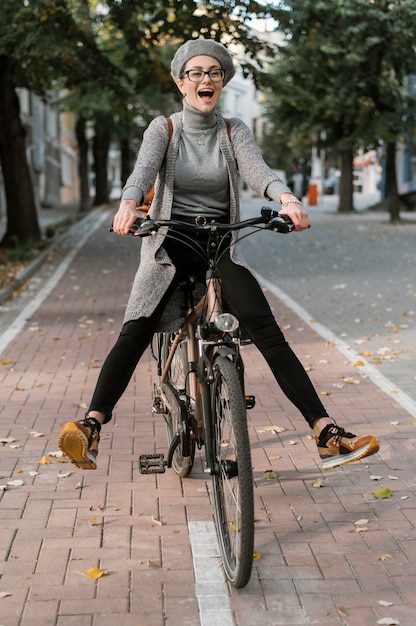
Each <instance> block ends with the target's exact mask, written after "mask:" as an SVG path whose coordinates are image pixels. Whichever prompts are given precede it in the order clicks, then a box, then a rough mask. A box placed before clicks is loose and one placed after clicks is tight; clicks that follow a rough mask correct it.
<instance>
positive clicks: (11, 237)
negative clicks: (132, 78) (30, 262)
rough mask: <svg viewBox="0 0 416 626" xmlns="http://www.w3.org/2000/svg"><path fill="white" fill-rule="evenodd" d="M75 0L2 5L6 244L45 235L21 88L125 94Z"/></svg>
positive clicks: (0, 151)
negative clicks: (30, 163) (77, 11)
mask: <svg viewBox="0 0 416 626" xmlns="http://www.w3.org/2000/svg"><path fill="white" fill-rule="evenodd" d="M78 6H79V3H76V2H75V0H68V1H67V0H7V1H6V2H3V3H2V4H1V6H0V160H1V164H2V171H3V178H4V186H5V192H6V202H7V232H6V235H5V237H4V239H3V243H4V244H7V245H10V244H13V243H15V242H16V241H18V242H19V243H22V242H26V241H33V242H36V241H37V240H38V239H39V238H40V232H39V226H38V221H37V212H36V204H35V200H34V192H33V186H32V181H31V176H30V171H29V166H28V162H27V158H26V144H25V129H24V126H23V124H22V121H21V119H20V110H19V100H18V97H17V91H16V90H17V89H18V88H19V87H24V88H26V89H28V90H30V91H31V92H32V93H34V94H36V95H38V96H40V97H41V98H43V99H48V98H49V96H50V92H51V90H58V89H74V88H77V87H78V88H79V86H80V85H86V84H89V83H92V82H93V83H94V85H95V89H96V91H97V90H99V91H100V98H101V102H103V101H105V100H106V98H105V94H106V93H111V91H117V92H118V93H122V92H123V84H122V80H121V79H120V71H119V69H118V68H116V67H115V66H114V65H113V64H112V63H111V62H110V61H109V60H108V58H107V57H105V56H104V55H103V54H102V53H101V51H100V50H99V48H98V47H97V45H96V42H95V40H94V38H93V37H91V36H90V35H89V33H86V31H85V30H84V29H83V28H82V27H80V25H79V24H78V23H77V20H76V19H75V17H74V15H73V13H72V9H73V8H74V7H78Z"/></svg>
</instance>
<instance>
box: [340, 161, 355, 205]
mask: <svg viewBox="0 0 416 626" xmlns="http://www.w3.org/2000/svg"><path fill="white" fill-rule="evenodd" d="M352 192H353V154H352V150H344V151H342V152H341V178H340V181H339V205H338V212H339V213H350V212H351V211H354V205H353V195H352Z"/></svg>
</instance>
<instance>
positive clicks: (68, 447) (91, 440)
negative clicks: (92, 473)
mask: <svg viewBox="0 0 416 626" xmlns="http://www.w3.org/2000/svg"><path fill="white" fill-rule="evenodd" d="M100 430H101V424H100V422H99V421H98V420H96V419H94V418H93V417H87V418H85V419H84V420H82V421H80V422H66V424H64V425H63V426H62V430H61V434H60V435H59V439H58V446H59V448H60V450H62V452H63V453H64V454H65V455H66V456H67V457H69V458H70V459H71V461H72V463H73V464H74V465H75V466H76V467H79V468H80V469H88V470H93V469H97V463H96V460H97V454H98V442H99V441H100Z"/></svg>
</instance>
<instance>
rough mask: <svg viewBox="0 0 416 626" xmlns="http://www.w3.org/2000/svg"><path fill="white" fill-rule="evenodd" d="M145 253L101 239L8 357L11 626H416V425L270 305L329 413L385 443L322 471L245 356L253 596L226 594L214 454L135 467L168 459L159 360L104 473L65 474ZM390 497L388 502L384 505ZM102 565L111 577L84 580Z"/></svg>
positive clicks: (110, 434)
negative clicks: (157, 382) (158, 402)
mask: <svg viewBox="0 0 416 626" xmlns="http://www.w3.org/2000/svg"><path fill="white" fill-rule="evenodd" d="M138 243H139V242H137V241H136V240H133V239H123V241H122V242H121V243H120V239H118V238H116V237H115V236H114V235H111V234H110V233H108V232H107V230H106V228H105V227H103V228H100V229H99V230H97V231H96V232H94V233H93V234H92V235H91V237H90V238H89V240H88V242H87V243H86V244H85V245H84V246H83V247H82V248H81V250H80V252H79V253H78V255H77V256H76V257H75V258H74V259H73V260H72V263H71V264H70V265H69V267H68V269H67V271H66V272H65V274H64V275H63V277H62V279H61V280H60V281H59V282H58V284H57V285H56V286H55V288H54V289H53V290H52V291H51V292H50V294H49V295H48V297H47V298H46V299H45V300H44V302H43V304H42V305H41V306H40V307H39V308H38V309H37V310H36V312H34V313H33V314H32V316H31V317H30V319H28V320H27V323H26V325H25V326H24V328H23V329H22V330H21V331H20V332H19V333H18V335H17V336H16V337H15V338H14V339H13V341H12V342H10V343H9V344H8V346H7V348H6V349H5V350H4V353H2V354H1V355H0V362H1V363H2V364H1V365H0V376H1V400H0V404H1V410H2V420H1V427H0V438H1V439H6V442H5V443H3V445H2V448H1V460H0V477H1V478H0V484H2V485H7V487H8V488H7V490H6V491H4V492H2V493H0V497H1V502H0V518H1V525H2V542H1V544H0V551H1V561H2V562H1V566H0V573H1V578H0V611H1V613H0V614H1V617H0V622H1V624H2V626H45V625H48V624H53V625H54V626H70V625H72V624H77V626H114V624H123V626H138V625H141V624H142V625H143V626H199V624H202V625H203V626H211V625H214V624H215V625H217V624H218V623H221V625H223V624H224V625H228V624H235V625H236V626H280V625H285V626H286V625H294V626H303V625H310V624H317V625H319V626H321V625H324V624H325V625H330V626H335V625H347V626H358V625H359V626H367V625H368V626H370V625H371V626H372V625H374V624H377V623H390V624H398V623H400V624H401V626H413V625H414V623H415V617H414V616H415V611H416V606H415V605H416V599H415V595H414V589H415V586H416V564H415V555H416V504H415V503H416V478H415V463H416V462H415V437H414V435H415V431H414V423H413V420H412V419H411V417H410V416H409V414H408V413H407V412H406V411H405V410H404V409H403V408H402V407H401V406H400V405H398V404H397V403H396V402H395V400H394V396H391V397H390V396H389V395H387V394H385V393H383V392H382V391H381V390H380V389H379V388H378V387H376V386H375V385H374V384H373V383H372V382H371V381H370V380H369V379H367V378H365V377H363V378H361V377H359V376H358V375H357V368H356V367H354V366H353V364H352V363H350V362H348V360H347V359H346V358H345V357H344V356H343V355H342V354H341V353H340V352H339V351H338V350H337V349H336V347H335V346H333V345H331V344H328V343H327V342H325V341H324V340H323V339H322V338H321V337H320V336H319V335H318V334H317V333H315V332H313V330H312V329H311V328H310V327H308V326H307V325H306V324H305V323H304V322H303V321H302V320H301V319H300V318H299V317H297V316H296V315H295V314H294V313H293V311H292V310H291V309H289V308H288V307H287V306H286V305H285V304H284V303H282V302H281V301H279V300H277V299H276V298H275V297H274V296H272V295H271V294H270V293H269V294H268V295H269V297H270V301H271V304H272V306H273V308H274V310H275V312H276V316H277V318H278V321H279V322H280V323H281V325H282V327H283V328H284V330H285V334H286V336H287V338H288V340H289V341H290V342H291V343H292V344H293V345H294V347H295V350H296V353H297V354H298V356H299V358H300V359H301V361H302V362H303V364H304V365H305V366H306V367H307V369H308V371H309V373H310V376H311V378H312V380H313V381H314V383H315V384H316V386H317V389H318V391H319V393H320V394H321V395H322V396H323V398H324V401H325V404H326V406H327V408H328V411H329V413H330V414H331V415H333V416H334V417H335V418H336V419H337V420H338V421H339V423H340V424H342V425H344V426H345V427H346V428H347V429H349V430H352V431H354V432H356V433H359V434H366V433H374V434H376V435H377V436H378V437H379V439H380V442H381V451H380V453H379V454H377V455H374V456H373V457H370V458H369V459H367V460H366V461H365V462H358V463H355V464H351V465H349V466H346V467H345V468H344V469H337V470H333V471H331V472H328V473H325V474H323V473H322V471H321V470H320V468H319V460H318V456H317V452H316V446H315V443H314V441H313V440H312V439H311V438H310V432H309V430H308V428H307V426H306V424H305V422H304V421H303V419H302V418H301V417H300V416H299V414H298V413H297V411H296V410H295V409H294V407H293V406H292V405H291V404H290V403H289V402H288V401H287V400H286V399H285V398H284V397H283V396H282V394H281V392H280V391H279V390H278V389H277V388H276V384H275V383H274V381H273V380H272V378H271V374H270V372H269V370H268V368H267V366H266V365H265V363H264V361H263V359H262V357H260V355H259V354H258V352H257V351H256V350H255V348H254V347H252V346H250V347H246V348H244V358H245V365H246V371H247V374H248V377H249V383H248V389H247V391H248V393H252V394H255V395H256V399H257V404H256V407H255V408H254V409H253V410H252V411H250V412H249V415H248V417H249V427H250V436H251V441H252V455H253V466H254V470H253V471H254V480H255V506H256V520H257V521H256V542H255V551H256V553H258V554H259V555H260V558H259V559H258V560H256V561H255V562H254V568H253V575H252V578H251V581H250V583H249V585H248V586H247V587H246V588H245V589H243V590H240V591H236V590H234V589H229V590H228V591H227V593H224V582H223V580H222V579H221V575H222V572H221V568H220V567H219V566H218V558H217V556H216V552H215V543H214V542H213V541H212V535H211V534H210V533H209V529H210V528H211V524H212V503H211V499H210V491H211V487H210V483H209V481H207V477H206V475H205V474H204V473H203V450H202V451H201V453H197V459H196V463H195V469H194V471H193V473H192V475H191V477H190V478H188V479H185V480H183V481H180V480H179V479H178V478H177V477H176V476H175V475H173V474H172V472H171V471H168V472H167V473H166V474H164V475H158V476H142V475H140V474H139V472H138V469H137V458H138V456H139V454H141V453H144V452H153V451H161V452H166V437H165V432H164V426H163V423H162V420H161V419H160V416H157V415H152V414H151V411H150V405H151V389H152V372H153V362H152V360H151V358H150V355H149V354H146V356H145V358H143V359H142V361H141V362H140V364H139V366H138V368H137V370H136V373H135V376H134V379H133V380H132V382H131V384H130V386H129V387H128V389H127V392H126V393H125V395H124V396H123V398H122V400H121V401H120V403H119V405H118V407H117V410H116V414H115V417H114V420H113V422H112V423H111V424H109V425H108V426H107V427H106V428H105V430H104V431H103V435H102V441H101V444H100V454H99V461H98V469H97V470H96V471H95V472H82V471H80V470H76V469H75V468H73V466H71V465H70V464H62V463H60V462H59V459H58V458H57V457H56V451H57V443H56V442H57V438H58V434H59V431H60V425H61V423H62V422H64V421H66V420H68V419H73V418H80V417H82V416H83V414H84V412H85V410H86V408H87V404H88V401H89V399H90V395H91V392H92V389H93V387H94V384H95V381H96V378H97V375H98V371H99V368H100V366H101V364H102V362H103V360H104V358H105V356H106V354H107V352H108V351H109V349H110V348H111V346H112V345H113V343H114V341H115V338H116V336H117V333H118V330H119V328H120V324H121V320H122V316H123V312H124V307H125V303H126V300H127V297H128V292H129V286H130V283H131V280H132V277H133V275H134V272H135V268H136V264H137V255H138ZM281 429H284V430H281ZM279 431H281V432H279ZM10 439H14V441H10ZM45 458H46V460H48V461H50V463H47V464H43V463H44V462H45ZM40 462H41V463H40ZM270 469H272V470H274V471H275V472H276V473H277V478H274V479H267V478H265V472H266V471H267V470H270ZM15 481H17V482H15ZM8 483H12V484H8ZM20 483H23V484H20ZM321 484H322V487H321V486H320V485H321ZM384 487H388V488H389V489H390V490H391V493H392V496H391V497H390V498H386V499H377V498H376V497H375V496H374V492H375V491H376V490H377V489H380V488H384ZM195 529H206V532H205V534H204V533H203V532H202V531H201V533H200V540H201V541H202V542H203V543H204V542H205V543H204V546H205V548H206V552H205V553H204V556H203V557H201V556H200V554H201V552H200V551H198V550H200V548H201V543H199V544H198V541H197V539H198V538H195ZM207 554H210V555H211V556H207ZM94 567H99V568H101V569H102V570H104V571H106V572H107V574H106V575H103V576H102V577H100V578H99V579H98V580H90V579H88V578H87V577H86V576H85V572H87V571H88V570H90V568H94ZM382 618H391V620H390V621H384V622H378V620H381V619H382ZM394 620H395V621H394Z"/></svg>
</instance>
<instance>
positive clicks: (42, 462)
mask: <svg viewBox="0 0 416 626" xmlns="http://www.w3.org/2000/svg"><path fill="white" fill-rule="evenodd" d="M51 463H52V461H51V460H50V458H49V457H47V456H43V457H42V458H41V460H40V461H38V465H50V464H51Z"/></svg>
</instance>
